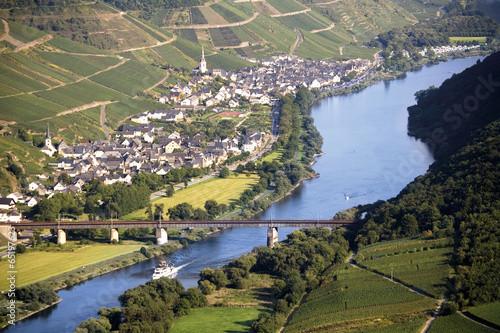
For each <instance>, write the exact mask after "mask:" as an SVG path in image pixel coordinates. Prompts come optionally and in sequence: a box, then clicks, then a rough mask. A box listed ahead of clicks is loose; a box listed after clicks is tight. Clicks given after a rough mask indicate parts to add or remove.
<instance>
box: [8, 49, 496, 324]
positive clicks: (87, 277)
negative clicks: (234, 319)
mask: <svg viewBox="0 0 500 333" xmlns="http://www.w3.org/2000/svg"><path fill="white" fill-rule="evenodd" d="M487 54H489V53H487ZM478 55H484V53H482V54H477V53H476V54H471V55H469V56H467V57H472V56H478ZM467 57H464V58H467ZM448 59H449V58H446V60H445V59H442V60H440V61H447V60H448ZM429 62H430V61H427V62H424V63H422V64H419V66H416V67H412V69H411V70H415V69H416V68H418V67H421V66H424V65H426V64H428V63H429ZM411 70H410V71H411ZM404 73H406V72H401V73H400V74H398V75H396V76H392V77H391V78H384V77H382V78H378V79H377V80H373V76H375V74H372V75H371V76H370V77H367V78H365V79H364V81H363V82H362V83H357V84H354V85H352V86H349V87H345V88H342V89H339V90H336V91H333V90H330V91H329V92H335V93H337V94H335V95H328V92H322V93H321V94H320V95H319V96H318V97H317V98H315V99H314V101H313V103H315V102H317V101H319V100H321V99H323V98H328V97H332V96H336V95H347V94H350V93H353V92H358V91H360V90H362V89H364V88H367V87H369V86H371V85H373V84H376V83H379V82H380V81H383V80H390V79H395V78H397V76H399V75H401V74H404ZM363 83H365V84H366V85H363ZM353 87H360V88H361V89H359V90H356V91H345V90H346V89H349V88H353ZM325 93H326V94H325ZM311 105H312V103H311ZM311 105H310V106H311ZM322 155H324V153H321V154H315V155H314V156H313V161H312V162H311V163H310V164H309V166H312V165H314V164H315V163H316V162H317V161H316V158H317V157H319V156H322ZM316 175H317V173H316V174H313V175H311V176H309V177H304V178H302V179H301V180H300V181H299V182H298V183H297V184H296V185H295V186H293V187H292V188H291V189H290V190H289V191H288V192H287V193H286V194H285V195H283V196H282V197H280V198H277V199H276V200H274V201H273V202H272V203H271V204H270V205H269V207H270V206H271V205H272V204H274V203H276V202H278V201H280V200H282V199H284V198H285V197H287V196H289V195H291V194H292V193H293V191H294V190H295V189H296V188H298V187H299V186H300V185H301V184H302V182H303V181H304V180H306V179H313V178H315V177H316ZM269 207H267V208H266V209H268V208H269ZM263 211H265V210H261V211H259V212H255V213H254V214H252V216H255V215H257V214H259V213H262V212H263ZM223 230H225V229H222V230H216V231H213V232H208V233H206V234H205V236H204V237H203V238H202V239H204V238H208V237H216V236H217V234H219V233H221V232H222V231H223ZM200 240H201V239H200ZM174 244H177V245H180V243H179V241H177V240H176V241H173V242H171V243H168V245H174ZM155 248H156V249H159V250H160V251H159V252H155V254H153V255H152V256H151V257H149V258H148V257H146V256H144V255H142V254H141V253H140V252H139V251H135V252H132V253H129V254H124V255H121V256H118V257H115V258H111V259H108V260H106V261H103V262H99V263H95V264H93V265H90V266H86V267H85V268H78V269H76V270H73V271H70V272H66V273H63V274H60V275H56V276H54V277H51V278H48V279H46V280H42V281H39V282H36V283H44V282H48V283H49V284H50V283H57V281H51V280H57V279H61V278H64V277H65V276H66V275H69V274H74V273H76V272H79V271H81V272H82V275H85V277H82V279H79V280H78V281H77V282H75V283H74V284H71V285H67V284H65V285H63V286H59V287H57V288H55V289H53V290H54V291H59V290H62V289H66V288H69V287H72V286H74V285H77V284H80V283H84V282H85V281H87V280H90V279H92V278H94V277H98V276H102V275H105V274H107V273H110V272H113V271H116V270H119V269H121V268H125V267H129V266H131V265H134V264H136V263H140V262H144V261H146V260H150V259H153V258H155V257H158V256H160V255H164V254H171V253H173V252H175V251H176V250H177V249H179V248H180V247H176V248H175V249H172V250H173V251H172V252H170V253H165V252H163V251H162V250H161V248H162V247H161V246H152V247H150V248H148V250H152V249H155ZM138 254H140V255H141V256H142V258H135V257H136V256H137V255H138ZM124 258H125V260H126V259H129V260H131V261H132V262H129V263H127V264H125V265H123V266H120V267H113V268H111V269H109V270H104V271H100V272H99V273H96V274H93V273H92V271H90V272H88V274H85V269H89V270H90V269H95V268H99V265H106V264H114V262H115V261H116V262H120V261H122V260H123V259H124ZM62 301H63V299H61V298H60V299H59V300H58V301H56V302H54V303H52V304H49V305H46V306H45V307H43V308H41V309H39V310H37V311H34V312H31V313H28V314H27V315H25V316H23V317H21V318H19V319H16V320H15V323H17V322H19V321H21V320H24V319H26V318H28V317H30V316H32V315H34V314H37V313H39V312H41V311H43V310H45V309H47V308H50V307H52V306H53V305H56V304H59V303H60V302H62ZM8 326H9V324H7V325H5V326H3V327H0V329H3V328H5V327H8Z"/></svg>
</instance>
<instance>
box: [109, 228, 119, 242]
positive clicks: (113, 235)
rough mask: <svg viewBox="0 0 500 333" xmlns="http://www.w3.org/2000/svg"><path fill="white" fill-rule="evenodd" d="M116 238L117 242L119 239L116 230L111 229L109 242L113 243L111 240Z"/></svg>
mask: <svg viewBox="0 0 500 333" xmlns="http://www.w3.org/2000/svg"><path fill="white" fill-rule="evenodd" d="M114 240H116V241H117V242H118V241H119V239H118V230H116V229H114V228H113V229H111V240H110V242H111V243H113V241H114Z"/></svg>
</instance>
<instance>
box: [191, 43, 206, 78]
mask: <svg viewBox="0 0 500 333" xmlns="http://www.w3.org/2000/svg"><path fill="white" fill-rule="evenodd" d="M193 72H200V73H201V74H205V73H206V72H208V69H207V61H206V60H205V49H204V48H203V46H202V47H201V59H200V62H199V63H198V67H197V68H195V69H193Z"/></svg>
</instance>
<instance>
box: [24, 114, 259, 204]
mask: <svg viewBox="0 0 500 333" xmlns="http://www.w3.org/2000/svg"><path fill="white" fill-rule="evenodd" d="M142 128H150V127H149V125H148V124H141V126H140V127H137V128H135V129H131V128H128V127H127V128H126V129H125V131H124V133H130V132H135V134H136V135H137V137H134V138H130V137H127V138H122V139H116V140H97V141H95V142H92V143H89V144H80V145H73V146H69V145H67V144H66V143H64V142H61V144H60V145H59V147H58V154H59V156H61V157H60V158H59V159H58V161H57V162H56V163H53V166H54V167H55V168H56V170H57V171H58V172H59V173H63V172H64V173H67V174H68V175H69V176H71V177H72V178H73V183H72V185H71V186H68V187H66V188H64V189H63V188H61V186H62V184H61V185H60V187H59V188H57V189H56V188H54V189H51V190H52V191H78V190H79V189H80V188H81V186H83V184H85V183H86V182H88V181H89V180H91V179H92V178H100V179H101V180H102V181H103V182H104V183H105V184H113V183H115V182H123V183H127V184H130V183H131V180H132V176H133V175H135V174H138V173H140V172H147V173H156V174H159V175H165V174H167V173H168V172H169V171H170V170H172V169H176V168H181V167H182V166H188V167H193V168H205V167H210V166H213V165H221V164H222V163H224V161H225V160H226V159H227V158H228V157H229V156H232V155H239V154H241V153H242V151H249V152H251V151H253V150H255V149H257V148H258V147H260V146H261V145H262V133H261V132H258V131H247V135H246V138H245V140H244V142H242V143H241V145H240V143H239V140H238V138H226V139H220V138H216V139H214V140H208V139H207V136H206V135H205V134H204V133H197V134H196V135H195V136H194V137H189V136H185V135H180V134H179V133H178V132H173V133H170V134H168V135H166V134H164V133H163V130H162V129H161V128H159V129H156V130H154V131H153V132H146V133H144V134H143V132H142V131H141V129H142ZM149 133H151V135H152V136H153V139H154V140H155V143H152V142H149V141H148V140H146V139H145V137H144V136H145V135H149ZM141 135H142V138H143V140H141ZM30 185H31V184H30ZM35 185H37V186H38V188H39V189H40V190H41V191H42V192H39V193H41V195H47V194H48V193H49V192H44V191H46V189H43V188H42V187H40V186H39V185H40V184H33V187H34V186H35ZM56 186H57V185H56ZM30 190H34V189H31V188H30ZM49 194H50V193H49Z"/></svg>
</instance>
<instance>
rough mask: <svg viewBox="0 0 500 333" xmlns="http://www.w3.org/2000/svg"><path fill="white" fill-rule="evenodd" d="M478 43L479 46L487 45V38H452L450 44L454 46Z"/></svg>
mask: <svg viewBox="0 0 500 333" xmlns="http://www.w3.org/2000/svg"><path fill="white" fill-rule="evenodd" d="M473 41H476V42H478V43H479V44H481V45H483V44H484V43H486V37H450V42H451V43H452V44H458V45H460V44H461V43H463V42H473Z"/></svg>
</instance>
